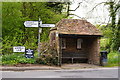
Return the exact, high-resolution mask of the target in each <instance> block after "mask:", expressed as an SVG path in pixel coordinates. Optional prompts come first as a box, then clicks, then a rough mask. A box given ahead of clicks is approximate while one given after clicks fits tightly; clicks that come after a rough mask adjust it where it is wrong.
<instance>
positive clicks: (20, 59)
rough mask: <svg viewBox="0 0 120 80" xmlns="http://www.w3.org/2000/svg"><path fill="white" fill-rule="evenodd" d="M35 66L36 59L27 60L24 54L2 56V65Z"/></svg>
mask: <svg viewBox="0 0 120 80" xmlns="http://www.w3.org/2000/svg"><path fill="white" fill-rule="evenodd" d="M19 63H21V64H23V63H25V64H27V63H29V64H34V63H35V59H34V58H25V57H24V55H23V54H19V53H14V54H6V55H2V65H17V64H19Z"/></svg>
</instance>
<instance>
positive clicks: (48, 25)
mask: <svg viewBox="0 0 120 80" xmlns="http://www.w3.org/2000/svg"><path fill="white" fill-rule="evenodd" d="M41 27H55V24H42V25H41Z"/></svg>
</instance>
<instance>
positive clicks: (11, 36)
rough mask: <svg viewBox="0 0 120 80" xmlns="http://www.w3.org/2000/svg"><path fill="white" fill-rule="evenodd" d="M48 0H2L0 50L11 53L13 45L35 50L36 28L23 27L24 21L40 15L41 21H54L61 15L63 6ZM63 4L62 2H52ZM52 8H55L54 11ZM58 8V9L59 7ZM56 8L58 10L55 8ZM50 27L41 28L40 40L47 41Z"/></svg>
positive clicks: (36, 41) (34, 18) (61, 16)
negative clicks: (42, 0) (22, 0)
mask: <svg viewBox="0 0 120 80" xmlns="http://www.w3.org/2000/svg"><path fill="white" fill-rule="evenodd" d="M49 4H51V3H49V2H3V3H2V24H3V25H2V40H3V46H2V49H0V51H2V52H3V54H11V53H12V47H13V46H25V47H26V48H31V49H34V50H37V45H38V37H37V36H38V28H26V27H24V25H23V23H24V21H29V20H30V21H36V20H38V18H39V17H40V18H41V20H42V22H43V23H56V22H58V21H59V20H60V19H62V18H63V17H65V16H64V15H63V14H61V13H58V12H59V11H62V8H63V6H61V7H60V6H51V5H49ZM54 4H55V5H56V4H59V5H65V4H63V3H57V2H56V3H54ZM54 8H56V10H55V11H54ZM59 8H60V9H59ZM57 9H58V10H57ZM49 29H50V28H43V30H42V34H41V41H42V42H44V41H48V40H49V38H48V35H49Z"/></svg>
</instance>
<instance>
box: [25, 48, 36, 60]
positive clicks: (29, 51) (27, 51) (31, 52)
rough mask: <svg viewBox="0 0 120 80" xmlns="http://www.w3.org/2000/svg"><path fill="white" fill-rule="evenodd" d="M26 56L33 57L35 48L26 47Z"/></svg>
mask: <svg viewBox="0 0 120 80" xmlns="http://www.w3.org/2000/svg"><path fill="white" fill-rule="evenodd" d="M25 57H26V58H33V57H34V50H32V49H26V50H25Z"/></svg>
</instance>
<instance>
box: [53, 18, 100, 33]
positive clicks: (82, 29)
mask: <svg viewBox="0 0 120 80" xmlns="http://www.w3.org/2000/svg"><path fill="white" fill-rule="evenodd" d="M55 28H56V29H57V31H58V32H59V33H62V34H80V35H102V34H101V32H100V31H99V30H98V29H97V28H96V27H95V26H94V25H92V24H91V23H89V22H87V21H86V20H80V19H62V20H61V21H59V22H58V23H57V24H56V27H55ZM55 28H54V29H55Z"/></svg>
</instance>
